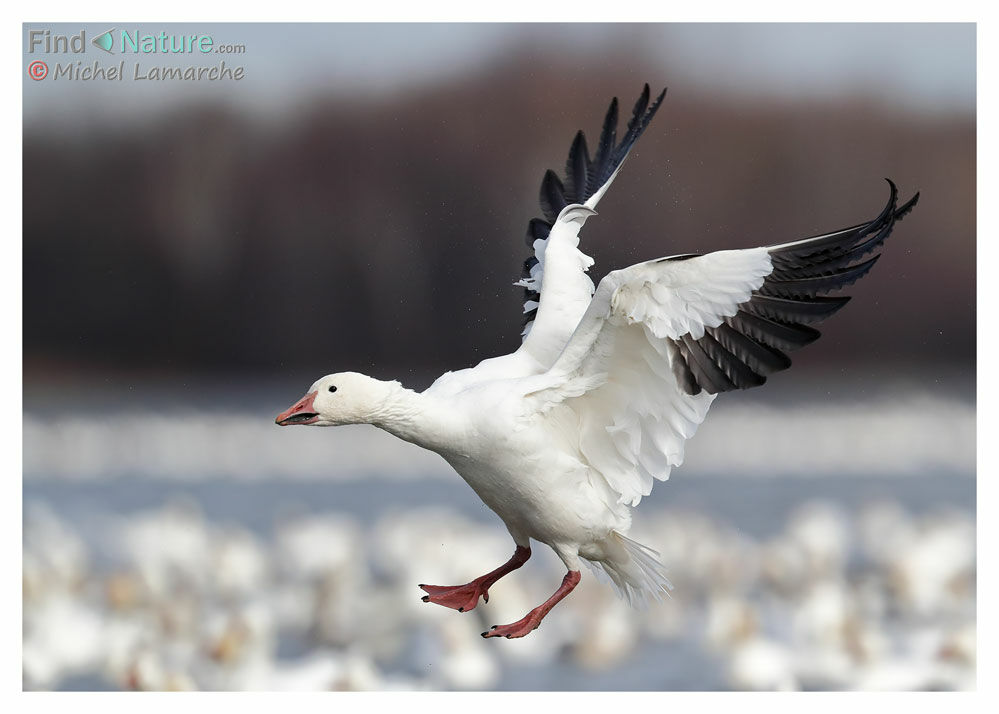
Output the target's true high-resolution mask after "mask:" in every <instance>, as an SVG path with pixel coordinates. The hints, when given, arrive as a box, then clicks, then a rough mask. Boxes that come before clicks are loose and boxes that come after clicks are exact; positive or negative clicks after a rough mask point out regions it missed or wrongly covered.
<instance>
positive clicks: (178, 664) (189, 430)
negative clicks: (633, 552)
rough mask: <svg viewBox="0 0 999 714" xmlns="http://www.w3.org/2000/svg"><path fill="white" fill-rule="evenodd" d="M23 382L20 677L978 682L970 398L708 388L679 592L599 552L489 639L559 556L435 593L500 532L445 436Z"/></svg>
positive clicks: (59, 683) (652, 502)
mask: <svg viewBox="0 0 999 714" xmlns="http://www.w3.org/2000/svg"><path fill="white" fill-rule="evenodd" d="M36 396H37V395H27V396H26V399H25V404H26V405H28V408H27V411H26V413H25V416H24V470H25V474H24V568H23V587H24V672H23V676H24V686H25V688H27V689H157V690H159V689H214V690H217V689H225V690H229V689H434V690H436V689H514V690H535V689H554V690H560V689H598V690H617V689H625V690H670V689H695V690H700V689H973V688H974V687H975V672H976V669H975V622H976V618H975V612H976V601H975V577H976V567H975V463H974V446H975V408H974V404H973V402H972V401H971V400H970V399H965V400H963V401H962V400H961V399H958V398H953V397H946V396H940V395H936V396H934V395H928V394H924V395H922V396H920V395H916V396H913V397H908V398H906V399H904V400H903V399H899V398H884V397H872V398H871V399H870V400H867V401H862V402H860V403H858V402H857V401H856V400H854V401H853V402H849V403H848V402H845V401H837V400H829V401H827V402H825V403H824V404H821V405H820V406H816V405H815V404H812V405H810V406H804V405H802V406H799V405H797V404H796V403H791V404H781V405H779V406H778V405H777V404H775V403H773V402H769V403H768V404H767V406H763V407H761V405H759V404H754V403H753V402H751V401H747V400H742V401H740V400H732V403H731V404H729V405H726V407H725V408H724V409H718V408H717V406H716V409H715V413H713V414H712V415H710V416H709V418H708V420H707V422H706V423H705V425H704V427H703V429H702V431H701V432H699V434H698V435H697V437H695V439H694V440H693V441H692V442H691V443H690V448H689V450H688V454H687V462H686V465H685V466H684V467H683V468H681V469H679V470H677V471H675V472H674V475H673V477H672V478H671V480H670V481H669V482H668V483H666V484H659V485H657V487H656V489H655V491H654V492H653V494H652V496H650V497H649V498H647V499H645V500H644V501H643V502H642V504H641V506H640V507H639V508H638V509H637V511H636V518H635V527H634V529H633V531H632V537H634V538H636V539H637V540H639V541H641V542H643V543H646V544H648V545H650V546H652V547H654V548H655V549H657V550H659V551H660V552H661V553H662V558H663V560H664V562H665V563H666V564H667V565H668V566H669V568H670V577H671V580H672V581H673V583H674V586H675V590H674V592H673V597H672V599H670V600H669V601H667V602H664V603H660V604H656V605H654V606H652V607H650V608H648V609H646V610H644V611H637V610H632V609H630V608H629V607H627V606H626V605H625V604H624V603H622V602H621V601H619V600H618V599H617V598H616V596H615V595H614V593H613V591H612V590H611V588H609V587H607V586H605V585H603V584H601V583H599V582H598V581H597V580H596V579H595V578H593V577H591V573H590V572H584V577H583V582H582V584H581V586H580V587H579V588H578V589H577V591H576V592H575V593H573V595H572V596H571V597H569V598H567V599H566V600H565V601H563V602H562V603H561V604H560V605H559V606H558V607H557V608H556V609H555V610H553V612H552V614H551V615H550V616H549V617H548V618H547V619H546V620H545V622H544V624H543V625H542V627H541V628H540V629H539V630H538V631H537V632H535V633H533V634H532V635H530V636H528V637H527V638H525V639H523V640H518V641H506V640H502V641H486V640H483V639H482V638H481V637H479V633H480V632H482V631H483V630H485V629H487V628H488V627H489V626H490V625H493V624H500V623H505V622H511V621H513V620H516V619H519V618H520V617H521V616H522V615H523V614H524V613H525V612H526V611H527V610H528V609H530V608H531V607H533V606H534V605H536V604H538V603H539V602H540V601H541V600H543V599H544V598H545V597H547V595H548V594H550V592H551V591H553V590H554V588H555V587H556V586H557V584H558V583H559V582H560V580H561V577H562V574H563V573H562V570H561V565H560V563H559V561H558V559H557V558H556V557H555V556H554V554H552V553H550V552H549V551H548V550H547V549H546V548H545V547H543V546H540V547H536V548H535V549H534V552H535V557H534V558H533V559H532V560H531V561H530V562H529V563H528V564H527V566H525V567H524V568H523V569H522V570H520V571H517V572H516V573H514V574H512V575H510V576H508V577H507V578H505V579H503V580H501V581H500V582H499V583H497V584H496V585H495V586H494V587H493V588H492V589H491V591H490V601H489V603H488V604H480V606H479V607H478V608H477V609H476V610H474V611H472V612H470V613H465V614H459V613H457V612H454V611H451V610H447V609H445V608H441V607H437V606H433V605H429V604H425V603H423V602H421V601H420V597H421V596H422V594H423V593H422V591H420V590H419V589H418V588H417V587H416V586H417V583H422V582H427V583H435V584H457V583H461V582H466V581H467V580H469V579H471V578H472V577H475V576H477V575H480V574H482V573H483V572H485V571H487V570H490V569H492V568H493V567H495V566H496V565H498V564H499V563H501V562H503V561H505V560H506V559H507V558H508V557H509V555H510V554H511V552H512V542H511V541H510V539H509V537H508V536H507V534H506V532H505V529H504V528H503V526H502V524H501V523H500V521H499V520H498V519H497V518H496V517H495V516H494V515H493V514H492V513H491V512H489V511H488V510H487V509H486V508H485V507H484V506H482V505H481V503H479V501H478V500H477V499H476V498H475V496H474V494H473V493H472V492H471V490H470V489H468V487H467V486H465V485H464V484H463V483H462V482H461V481H460V479H459V477H457V476H456V475H455V474H454V473H452V472H450V470H449V469H448V468H447V466H446V465H445V464H444V463H443V461H441V460H440V459H438V458H437V457H436V456H434V455H432V454H425V453H422V452H420V451H419V450H417V449H415V448H413V447H409V446H408V445H405V444H403V443H401V442H398V441H396V440H394V439H393V438H391V437H389V436H387V435H384V434H381V433H379V432H377V431H375V430H374V429H370V428H365V427H358V428H344V429H323V430H320V429H278V428H277V427H275V426H273V425H272V424H271V423H270V421H269V419H273V414H271V413H270V411H276V410H275V409H271V408H270V405H269V406H268V407H266V408H264V407H261V408H258V406H259V405H245V404H242V405H234V406H233V405H231V406H230V408H228V409H227V410H225V411H224V412H223V411H216V412H212V411H211V408H209V407H205V406H203V405H194V406H191V405H185V404H184V403H183V402H182V401H178V403H177V404H176V405H173V406H171V404H170V402H169V401H168V400H164V399H162V397H159V398H158V401H157V405H158V408H157V409H155V410H154V409H152V408H150V407H149V403H148V400H147V401H146V402H145V403H144V404H143V405H142V406H133V405H134V404H139V402H138V401H135V402H132V403H127V404H128V406H123V404H122V403H120V402H117V403H114V404H108V405H100V404H96V405H95V404H94V403H93V402H91V405H90V409H89V411H87V412H79V411H72V410H65V409H58V408H57V405H54V403H52V402H50V401H47V400H46V399H45V398H44V395H41V396H38V397H37V398H35V397H36ZM297 396H298V395H287V396H286V398H285V399H284V401H287V402H289V403H290V402H291V401H292V399H293V398H295V397H297ZM276 406H277V407H279V408H281V407H283V406H285V404H283V403H281V402H277V403H276Z"/></svg>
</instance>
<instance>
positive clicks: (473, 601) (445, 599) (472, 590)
mask: <svg viewBox="0 0 999 714" xmlns="http://www.w3.org/2000/svg"><path fill="white" fill-rule="evenodd" d="M530 557H531V548H530V546H526V547H525V546H522V545H518V546H517V550H515V551H514V553H513V557H512V558H510V560H508V561H507V562H505V563H504V564H503V565H501V566H499V567H498V568H496V570H494V571H492V572H491V573H486V574H485V575H483V576H482V577H480V578H476V579H475V580H473V581H472V582H470V583H466V584H465V585H454V586H446V585H420V587H421V588H422V589H423V590H424V591H425V592H426V593H427V594H426V595H424V596H423V602H435V603H437V604H438V605H443V606H444V607H450V608H451V609H453V610H457V611H458V612H468V611H469V610H474V609H475V606H476V605H478V604H479V596H480V595H481V596H482V597H483V599H485V601H486V602H489V588H491V587H492V586H493V583H495V582H496V581H497V580H499V579H500V578H502V577H503V576H504V575H506V574H507V573H510V572H513V571H514V570H516V569H517V568H519V567H520V566H521V565H523V564H524V563H526V562H527V559H528V558H530Z"/></svg>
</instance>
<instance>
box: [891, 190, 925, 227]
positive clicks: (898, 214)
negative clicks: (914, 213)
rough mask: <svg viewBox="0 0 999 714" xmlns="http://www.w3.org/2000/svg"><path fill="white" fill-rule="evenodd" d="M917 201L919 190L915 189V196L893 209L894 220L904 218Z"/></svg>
mask: <svg viewBox="0 0 999 714" xmlns="http://www.w3.org/2000/svg"><path fill="white" fill-rule="evenodd" d="M917 203H919V191H916V195H915V196H913V197H912V198H910V199H909V200H908V201H906V202H905V203H903V204H902V205H901V206H899V207H898V210H897V211H895V220H896V221H901V220H902V219H903V218H905V216H906V215H907V214H908V213H909V211H911V210H912V209H913V208H914V207H915V205H916V204H917Z"/></svg>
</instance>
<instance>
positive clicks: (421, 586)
mask: <svg viewBox="0 0 999 714" xmlns="http://www.w3.org/2000/svg"><path fill="white" fill-rule="evenodd" d="M416 587H418V588H425V587H427V585H426V583H420V584H419V585H417V586H416Z"/></svg>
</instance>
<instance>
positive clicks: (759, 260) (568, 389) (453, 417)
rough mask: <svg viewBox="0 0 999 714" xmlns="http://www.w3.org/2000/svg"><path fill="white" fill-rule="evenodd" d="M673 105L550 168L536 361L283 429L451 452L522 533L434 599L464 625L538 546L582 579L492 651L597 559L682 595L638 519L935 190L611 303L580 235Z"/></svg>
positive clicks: (658, 268) (333, 410)
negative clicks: (460, 615)
mask: <svg viewBox="0 0 999 714" xmlns="http://www.w3.org/2000/svg"><path fill="white" fill-rule="evenodd" d="M665 94H666V91H665V90H663V92H662V93H661V94H660V95H659V96H658V97H656V99H655V101H652V102H651V104H650V94H649V86H648V85H645V89H644V91H643V92H642V95H641V96H640V97H639V98H638V101H637V102H636V104H635V107H634V109H633V111H632V115H631V119H630V120H629V122H628V127H627V130H626V131H625V133H624V136H623V137H622V138H621V140H620V141H618V140H617V120H618V104H617V99H616V98H615V99H614V100H613V101H612V102H611V105H610V109H609V110H608V112H607V117H606V119H605V120H604V125H603V130H602V131H601V134H600V140H599V142H598V144H597V149H596V155H595V156H594V157H592V158H591V157H590V153H589V151H588V149H587V146H586V139H585V138H584V136H583V133H582V132H579V133H577V134H576V137H575V140H574V141H573V143H572V148H571V149H570V151H569V159H568V162H567V164H566V176H565V179H564V180H560V179H559V178H558V176H557V175H556V174H555V173H554V172H552V171H548V172H547V173H546V174H545V177H544V180H543V182H542V184H541V209H542V212H543V214H544V217H543V218H535V219H534V220H532V221H531V222H530V225H529V228H528V233H527V242H528V245H529V246H531V247H532V248H533V250H534V254H533V256H532V257H530V258H528V260H527V261H526V262H525V265H524V277H523V279H522V280H521V281H520V282H519V283H518V285H522V286H523V287H524V288H525V289H526V292H527V301H526V302H525V304H524V311H525V313H526V315H527V320H526V325H525V329H524V332H523V338H524V339H523V343H522V344H521V346H520V348H519V349H518V350H517V351H516V352H514V353H512V354H509V355H505V356H502V357H496V358H493V359H487V360H484V361H483V362H481V363H480V364H478V365H477V366H475V367H472V368H470V369H463V370H460V371H457V372H447V373H445V374H444V375H442V376H441V377H440V378H439V379H438V380H437V381H435V382H434V383H433V384H432V385H431V386H430V387H429V388H427V389H426V390H425V391H423V392H420V393H418V392H415V391H412V390H410V389H406V388H404V387H403V386H401V385H400V384H399V382H383V381H378V380H375V379H372V378H371V377H367V376H364V375H361V374H357V373H355V372H343V373H339V374H331V375H328V376H325V377H323V378H321V379H319V380H318V381H316V382H315V383H314V384H313V385H312V386H311V387H310V388H309V390H308V393H307V394H306V395H305V396H304V397H302V399H300V400H299V401H298V402H297V403H296V404H295V405H293V406H292V407H290V408H289V409H288V410H287V411H285V412H282V413H281V414H279V415H278V417H277V419H276V422H277V423H278V424H280V425H282V426H284V425H290V424H310V425H313V426H336V425H342V424H358V423H364V424H373V425H375V426H377V427H380V428H382V429H384V430H386V431H388V432H390V433H391V434H394V435H395V436H397V437H399V438H401V439H405V440H406V441H409V442H412V443H414V444H416V445H418V446H422V447H423V448H426V449H431V450H432V451H435V452H437V453H438V454H440V455H441V456H443V457H444V459H446V460H447V462H448V463H449V464H450V465H451V466H452V467H453V468H454V469H455V471H457V472H458V473H459V474H460V475H461V477H462V478H464V479H465V481H466V482H467V483H468V485H469V486H471V487H472V489H474V490H475V492H476V493H477V494H478V496H479V497H480V498H481V499H482V501H483V502H484V503H485V504H486V505H487V506H489V508H491V509H492V510H493V511H494V512H495V513H496V514H497V515H498V516H499V517H500V518H501V519H502V520H503V522H504V523H505V524H506V527H507V529H508V530H509V532H510V535H511V536H512V537H513V540H514V543H515V544H516V550H515V552H514V554H513V557H512V558H511V559H510V560H509V561H508V562H507V563H505V564H503V565H501V566H499V567H498V568H496V569H495V570H493V571H491V572H489V573H487V574H486V575H483V576H481V577H478V578H476V579H474V580H472V581H471V582H469V583H466V584H464V585H457V586H453V587H445V586H437V585H420V587H421V588H422V589H423V590H424V591H425V592H426V593H427V594H426V595H425V596H424V597H423V600H424V601H425V602H432V603H437V604H439V605H444V606H445V607H450V608H454V609H456V610H458V611H463V612H467V611H469V610H472V609H473V608H475V606H476V605H477V604H478V602H479V598H480V597H481V598H483V599H484V600H486V601H487V602H488V600H489V588H490V586H492V585H493V583H495V582H496V581H497V580H499V579H500V578H501V577H503V576H504V575H506V574H507V573H509V572H511V571H513V570H516V569H517V568H519V567H520V566H521V565H523V564H524V563H525V562H526V561H527V559H528V558H529V557H530V555H531V539H534V540H535V541H537V542H540V543H544V544H545V545H547V546H549V547H550V548H552V549H553V550H554V551H555V552H556V553H557V554H558V556H559V557H560V558H561V559H562V561H563V562H564V563H565V566H566V568H567V570H568V572H567V573H566V575H565V578H564V579H563V581H562V584H561V585H560V586H559V588H558V589H557V590H556V591H555V593H554V594H553V595H552V596H551V597H550V598H549V599H548V600H546V601H545V602H544V603H542V604H541V605H540V606H538V607H537V608H535V609H533V610H531V611H530V612H529V613H527V615H526V616H524V618H523V619H521V620H519V621H517V622H514V623H512V624H509V625H501V626H494V627H493V628H492V629H491V630H489V631H487V632H484V633H482V634H483V636H484V637H508V638H509V637H523V636H524V635H527V634H528V633H530V632H531V631H532V630H534V629H535V628H537V627H538V625H539V624H540V623H541V620H542V618H544V617H545V615H547V614H548V612H549V611H550V610H551V609H552V607H554V606H555V604H556V603H558V602H559V601H560V600H561V599H562V598H564V597H565V596H566V595H568V594H569V592H570V591H572V589H573V588H574V587H575V586H576V585H577V584H578V583H579V579H580V572H579V564H580V559H585V560H586V561H589V562H590V563H591V564H593V565H594V566H596V567H598V568H601V569H602V570H603V571H605V572H606V574H607V575H608V576H609V577H610V579H611V580H612V581H613V583H614V584H615V585H616V586H617V588H618V589H619V590H620V592H621V593H622V594H623V595H624V596H626V597H627V598H628V600H629V601H634V600H635V599H636V598H637V599H642V598H645V597H652V598H660V597H661V596H663V595H664V594H665V593H666V592H667V590H668V588H669V587H670V584H669V581H668V580H667V579H666V574H665V572H664V568H663V565H662V563H660V562H659V559H658V557H657V555H658V554H657V553H656V552H655V551H654V550H652V549H651V548H648V547H647V546H644V545H641V544H639V543H636V542H635V541H633V540H630V539H629V538H627V537H626V536H625V534H626V533H627V532H628V528H629V526H630V524H631V507H633V506H635V505H637V504H638V502H639V501H640V500H641V498H642V496H646V495H648V494H649V493H650V492H651V490H652V486H653V484H654V482H655V481H656V480H657V479H658V480H660V481H664V480H666V479H667V478H668V477H669V474H670V470H671V469H672V468H674V467H676V466H679V465H680V464H681V463H682V462H683V448H684V442H685V441H686V440H687V439H689V438H690V437H692V436H693V435H694V432H695V431H696V429H697V426H698V425H699V424H700V423H701V421H702V420H703V419H704V417H705V414H706V413H707V411H708V407H709V406H711V402H713V401H714V399H715V396H717V394H718V393H719V392H725V391H729V390H733V389H746V388H749V387H756V386H759V385H761V384H763V383H764V382H765V381H766V379H767V376H768V375H770V374H771V373H773V372H777V371H779V370H782V369H787V367H789V366H790V364H791V360H790V359H789V358H788V357H787V355H786V354H785V353H786V352H789V351H791V350H795V349H797V348H799V347H802V346H804V345H806V344H808V343H810V342H812V341H814V340H815V339H816V338H818V337H819V332H818V331H817V330H816V329H814V328H813V327H811V326H810V325H811V324H812V323H816V322H819V321H821V320H824V319H825V318H827V317H829V316H830V315H832V314H833V313H834V312H836V311H837V310H839V309H840V308H841V307H843V305H845V304H846V302H847V301H848V300H849V298H847V297H824V296H823V295H824V294H825V293H828V292H831V291H834V290H838V289H840V288H843V287H845V286H847V285H850V284H852V283H853V282H854V281H856V280H857V279H859V278H860V277H862V276H863V275H865V274H866V273H867V272H868V271H869V270H870V269H871V267H872V266H873V265H874V263H875V261H876V260H877V259H878V257H879V256H878V255H874V256H873V257H870V258H868V257H867V256H868V255H869V254H871V253H872V252H874V251H876V250H877V249H878V248H880V247H881V244H882V242H883V241H884V240H885V238H887V237H888V235H889V233H890V232H891V230H892V227H893V226H894V224H895V222H896V221H897V220H899V219H900V218H901V217H902V216H904V215H905V214H906V213H907V212H908V211H909V210H910V209H911V208H912V207H913V206H914V205H915V203H916V200H917V199H918V197H919V194H916V195H915V196H913V198H912V199H910V200H909V201H908V202H907V203H905V204H904V205H902V206H901V207H899V206H898V205H897V198H898V196H897V191H896V188H895V185H894V184H893V183H892V182H891V181H890V180H889V181H888V183H889V185H890V187H891V196H890V198H889V200H888V204H887V205H886V206H885V208H884V210H883V211H882V212H881V213H880V214H879V215H878V216H877V217H876V218H875V219H874V220H872V221H870V222H867V223H861V224H859V225H856V226H853V227H851V228H845V229H843V230H839V231H835V232H833V233H827V234H825V235H820V236H816V237H814V238H806V239H804V240H796V241H791V242H787V243H781V244H780V245H773V246H768V247H761V248H750V249H747V250H725V251H718V252H715V253H708V254H705V255H692V254H685V255H677V256H673V257H668V258H658V259H656V260H650V261H647V262H644V263H638V264H637V265H632V266H631V267H628V268H623V269H621V270H615V271H613V272H611V273H609V274H607V276H606V277H604V279H603V280H601V281H600V284H599V285H598V286H597V287H596V290H594V286H593V282H592V281H591V280H590V279H589V278H588V277H587V275H586V271H587V269H588V268H589V267H590V266H591V265H592V264H593V260H592V259H591V258H590V257H588V256H586V255H584V254H583V253H582V252H580V251H579V249H578V247H577V246H578V244H579V231H580V229H581V228H582V227H583V224H584V223H585V222H586V220H587V219H588V218H590V217H591V216H594V215H596V211H595V210H594V209H595V208H596V205H597V203H598V202H599V201H600V199H601V198H602V197H603V195H604V193H605V192H606V191H607V189H608V188H609V187H610V185H611V183H612V182H613V181H614V177H615V176H617V173H618V171H620V169H621V165H622V163H623V162H624V159H625V158H626V157H627V155H628V152H629V150H630V149H631V147H632V146H633V145H634V144H635V142H636V141H637V139H638V137H639V136H640V135H641V134H642V132H643V131H644V129H645V128H646V127H647V126H648V124H649V122H650V121H651V120H652V118H653V116H654V115H655V113H656V111H657V110H658V109H659V105H660V104H661V103H662V100H663V97H664V96H665Z"/></svg>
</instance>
